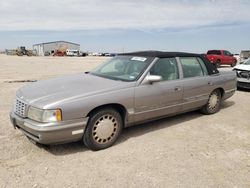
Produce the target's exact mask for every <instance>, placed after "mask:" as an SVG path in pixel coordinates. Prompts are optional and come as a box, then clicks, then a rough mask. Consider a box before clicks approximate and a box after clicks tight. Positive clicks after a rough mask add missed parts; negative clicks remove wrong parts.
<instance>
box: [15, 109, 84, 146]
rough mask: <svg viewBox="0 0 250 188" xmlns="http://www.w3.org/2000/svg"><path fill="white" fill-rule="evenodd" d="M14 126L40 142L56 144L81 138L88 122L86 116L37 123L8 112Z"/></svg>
mask: <svg viewBox="0 0 250 188" xmlns="http://www.w3.org/2000/svg"><path fill="white" fill-rule="evenodd" d="M10 120H11V122H12V124H13V126H14V128H17V129H19V130H21V131H22V132H23V134H25V135H26V136H27V137H28V138H31V139H32V140H34V141H35V142H38V143H41V144H57V143H66V142H73V141H78V140H81V139H82V137H83V134H84V130H85V128H86V126H87V123H88V117H86V118H80V119H76V120H70V121H61V122H53V123H39V122H36V121H33V120H31V119H28V118H22V117H20V116H18V115H16V114H15V113H14V112H11V113H10Z"/></svg>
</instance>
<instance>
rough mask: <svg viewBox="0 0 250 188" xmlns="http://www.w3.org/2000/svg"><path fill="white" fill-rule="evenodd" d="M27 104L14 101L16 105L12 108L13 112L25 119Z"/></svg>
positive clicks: (18, 100)
mask: <svg viewBox="0 0 250 188" xmlns="http://www.w3.org/2000/svg"><path fill="white" fill-rule="evenodd" d="M27 106H28V105H27V104H26V103H25V102H23V101H21V100H20V99H18V98H17V99H16V103H15V106H14V112H15V113H16V114H17V115H19V116H21V117H27Z"/></svg>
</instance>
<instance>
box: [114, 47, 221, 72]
mask: <svg viewBox="0 0 250 188" xmlns="http://www.w3.org/2000/svg"><path fill="white" fill-rule="evenodd" d="M118 55H125V56H126V55H128V56H141V57H157V58H171V57H199V58H201V59H202V60H203V62H204V63H205V65H206V67H207V71H208V74H209V75H211V74H218V73H219V71H218V70H217V68H216V67H215V66H214V65H212V63H210V62H209V60H208V59H207V58H206V57H205V56H204V54H195V53H186V52H162V51H140V52H131V53H122V54H118Z"/></svg>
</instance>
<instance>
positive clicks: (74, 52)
mask: <svg viewBox="0 0 250 188" xmlns="http://www.w3.org/2000/svg"><path fill="white" fill-rule="evenodd" d="M78 55H79V51H78V50H69V49H68V50H66V56H78Z"/></svg>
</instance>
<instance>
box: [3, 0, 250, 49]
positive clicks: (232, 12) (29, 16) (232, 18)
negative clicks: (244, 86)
mask: <svg viewBox="0 0 250 188" xmlns="http://www.w3.org/2000/svg"><path fill="white" fill-rule="evenodd" d="M249 31H250V1H249V0H202V1H200V0H141V1H135V0H126V1H122V0H105V1H101V0H88V1H87V0H70V1H69V0H60V1H59V0H37V1H34V0H22V1H20V0H8V1H5V0H0V49H1V50H4V49H6V48H7V49H11V48H16V47H17V46H22V45H24V46H26V47H28V48H32V45H33V44H36V43H42V42H51V41H57V40H66V41H70V42H75V43H79V44H80V45H81V50H83V51H91V52H128V51H140V50H162V51H185V52H196V53H205V52H206V51H207V50H209V49H227V50H229V51H231V52H232V53H239V52H240V51H241V50H244V49H250V46H249V44H250V36H249V33H250V32H249Z"/></svg>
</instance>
